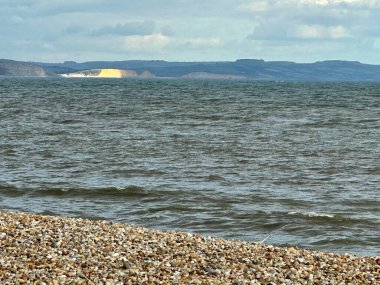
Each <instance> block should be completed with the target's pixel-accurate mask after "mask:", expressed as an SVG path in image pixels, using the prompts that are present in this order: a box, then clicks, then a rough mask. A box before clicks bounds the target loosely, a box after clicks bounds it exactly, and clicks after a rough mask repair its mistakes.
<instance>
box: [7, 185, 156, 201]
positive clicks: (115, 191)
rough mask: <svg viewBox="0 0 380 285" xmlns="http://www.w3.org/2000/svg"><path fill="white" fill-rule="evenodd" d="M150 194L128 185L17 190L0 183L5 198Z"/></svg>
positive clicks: (142, 189)
mask: <svg viewBox="0 0 380 285" xmlns="http://www.w3.org/2000/svg"><path fill="white" fill-rule="evenodd" d="M153 193H154V192H151V191H149V190H147V189H145V188H143V187H140V186H136V185H129V186H126V187H103V188H90V189H88V188H47V189H28V188H17V187H16V186H13V185H10V184H7V183H0V194H2V195H6V196H22V195H28V196H32V197H38V196H63V197H76V196H82V197H96V196H98V197H101V196H107V197H112V196H124V197H136V198H140V197H146V196H150V195H152V194H153Z"/></svg>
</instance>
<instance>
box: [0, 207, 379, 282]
mask: <svg viewBox="0 0 380 285" xmlns="http://www.w3.org/2000/svg"><path fill="white" fill-rule="evenodd" d="M0 251H1V255H0V283H1V284H371V285H374V284H380V257H357V256H353V255H348V254H345V255H343V254H333V253H322V252H312V251H308V250H300V249H297V248H279V247H273V246H270V245H263V244H260V243H256V244H255V243H248V242H242V241H231V240H222V239H216V238H211V237H203V236H200V235H196V234H187V233H176V232H161V231H157V230H151V229H145V228H140V227H132V226H129V225H125V224H120V223H113V222H109V221H91V220H85V219H72V218H63V217H56V216H42V215H34V214H27V213H19V212H0Z"/></svg>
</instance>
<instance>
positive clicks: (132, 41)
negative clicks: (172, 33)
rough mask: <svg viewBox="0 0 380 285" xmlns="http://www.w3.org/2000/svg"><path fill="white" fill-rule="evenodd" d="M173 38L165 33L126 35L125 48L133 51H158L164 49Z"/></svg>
mask: <svg viewBox="0 0 380 285" xmlns="http://www.w3.org/2000/svg"><path fill="white" fill-rule="evenodd" d="M170 41H171V39H170V37H168V36H165V35H163V34H153V35H133V36H126V37H125V40H124V42H125V48H126V50H127V51H131V52H156V51H161V50H163V49H164V48H165V47H166V46H167V45H168V44H169V43H170Z"/></svg>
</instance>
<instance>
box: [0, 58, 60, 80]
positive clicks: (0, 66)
mask: <svg viewBox="0 0 380 285" xmlns="http://www.w3.org/2000/svg"><path fill="white" fill-rule="evenodd" d="M0 76H22V77H47V76H54V74H53V73H51V72H48V71H46V70H45V69H44V68H42V67H40V66H38V65H35V64H31V63H27V62H22V61H14V60H6V59H0Z"/></svg>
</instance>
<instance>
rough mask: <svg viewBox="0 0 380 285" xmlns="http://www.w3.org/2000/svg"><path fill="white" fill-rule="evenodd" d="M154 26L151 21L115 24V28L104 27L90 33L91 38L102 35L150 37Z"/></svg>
mask: <svg viewBox="0 0 380 285" xmlns="http://www.w3.org/2000/svg"><path fill="white" fill-rule="evenodd" d="M154 29H155V24H154V22H152V21H144V22H126V23H123V24H120V23H119V24H116V25H115V26H105V27H102V28H100V29H97V30H94V31H92V32H91V35H92V36H103V35H122V36H133V35H150V34H152V33H153V32H154Z"/></svg>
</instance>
